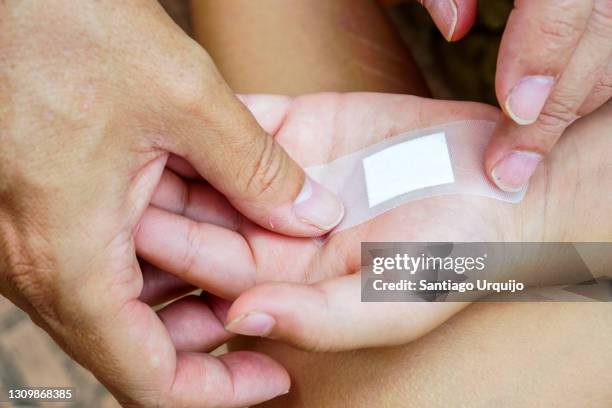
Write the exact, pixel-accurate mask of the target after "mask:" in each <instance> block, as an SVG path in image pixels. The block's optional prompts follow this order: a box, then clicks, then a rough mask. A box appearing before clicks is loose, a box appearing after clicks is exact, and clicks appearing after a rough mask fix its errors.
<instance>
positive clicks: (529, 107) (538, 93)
mask: <svg viewBox="0 0 612 408" xmlns="http://www.w3.org/2000/svg"><path fill="white" fill-rule="evenodd" d="M554 84H555V79H554V78H553V77H551V76H542V75H534V76H526V77H524V78H523V79H521V80H520V81H519V83H518V84H516V85H515V86H514V88H512V91H511V92H510V95H509V96H508V98H507V99H506V103H505V106H504V107H505V110H506V113H507V114H508V116H510V118H512V120H513V121H515V122H516V123H518V124H519V125H530V124H532V123H533V122H535V121H536V120H537V119H538V116H540V112H542V108H544V104H545V103H546V100H547V99H548V96H549V95H550V93H551V91H552V88H553V85H554Z"/></svg>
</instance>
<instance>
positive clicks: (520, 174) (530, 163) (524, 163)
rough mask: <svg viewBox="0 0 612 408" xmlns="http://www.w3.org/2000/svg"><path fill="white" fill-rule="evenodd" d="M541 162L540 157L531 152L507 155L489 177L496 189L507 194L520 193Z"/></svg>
mask: <svg viewBox="0 0 612 408" xmlns="http://www.w3.org/2000/svg"><path fill="white" fill-rule="evenodd" d="M541 161H542V156H541V155H539V154H537V153H532V152H521V151H515V152H511V153H508V154H507V155H506V156H505V157H504V158H503V159H501V160H500V161H499V163H497V165H496V166H495V167H494V168H493V171H492V172H491V175H492V176H493V180H494V181H495V184H497V187H499V188H500V189H502V190H504V191H508V192H517V191H521V190H522V189H523V188H524V187H525V186H526V185H527V183H528V182H529V179H530V178H531V176H532V175H533V173H534V172H535V171H536V169H537V168H538V164H540V162H541Z"/></svg>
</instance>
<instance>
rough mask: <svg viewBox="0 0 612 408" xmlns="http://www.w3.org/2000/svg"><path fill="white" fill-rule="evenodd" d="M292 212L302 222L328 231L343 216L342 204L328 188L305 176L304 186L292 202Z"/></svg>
mask: <svg viewBox="0 0 612 408" xmlns="http://www.w3.org/2000/svg"><path fill="white" fill-rule="evenodd" d="M293 212H294V213H295V215H296V216H297V217H298V218H299V219H300V220H301V221H302V222H305V223H306V224H310V225H314V226H315V227H317V228H319V229H321V230H323V231H328V230H330V229H332V228H333V227H335V226H336V225H337V224H338V223H339V222H340V220H341V219H342V217H343V216H344V206H343V205H342V203H341V202H340V200H338V198H337V197H336V196H335V195H333V194H332V193H331V192H330V191H329V190H327V189H326V188H324V187H323V186H321V185H320V184H319V183H317V182H316V181H314V180H311V179H310V177H308V176H306V178H305V180H304V187H302V191H301V192H300V194H299V195H298V196H297V198H296V199H295V201H294V202H293Z"/></svg>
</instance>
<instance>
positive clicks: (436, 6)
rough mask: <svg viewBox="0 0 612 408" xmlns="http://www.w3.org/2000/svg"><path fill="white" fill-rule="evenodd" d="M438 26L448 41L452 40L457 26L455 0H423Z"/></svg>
mask: <svg viewBox="0 0 612 408" xmlns="http://www.w3.org/2000/svg"><path fill="white" fill-rule="evenodd" d="M421 3H422V4H423V5H424V6H425V8H427V11H429V15H431V18H432V20H433V21H434V23H435V24H436V27H438V29H439V30H440V32H441V33H442V35H444V38H446V41H451V40H452V38H453V34H455V27H456V26H457V5H456V4H455V1H454V0H422V1H421Z"/></svg>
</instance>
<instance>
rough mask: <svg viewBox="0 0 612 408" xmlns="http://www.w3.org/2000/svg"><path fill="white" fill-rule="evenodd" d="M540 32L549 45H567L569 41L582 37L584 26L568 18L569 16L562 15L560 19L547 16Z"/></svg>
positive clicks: (542, 22)
mask: <svg viewBox="0 0 612 408" xmlns="http://www.w3.org/2000/svg"><path fill="white" fill-rule="evenodd" d="M539 31H540V34H541V35H543V36H544V39H545V40H547V43H552V44H558V43H559V42H561V44H567V42H568V41H569V40H572V39H575V38H577V37H578V36H579V35H580V32H581V31H582V24H581V22H580V21H579V20H576V19H572V18H568V17H567V14H561V16H559V17H548V16H547V17H546V18H545V19H544V20H542V21H541V23H540V26H539Z"/></svg>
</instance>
